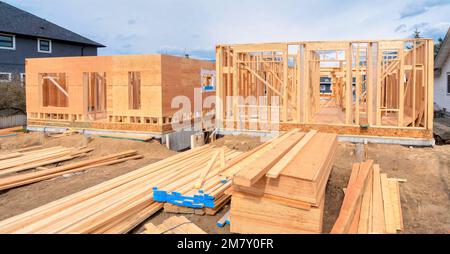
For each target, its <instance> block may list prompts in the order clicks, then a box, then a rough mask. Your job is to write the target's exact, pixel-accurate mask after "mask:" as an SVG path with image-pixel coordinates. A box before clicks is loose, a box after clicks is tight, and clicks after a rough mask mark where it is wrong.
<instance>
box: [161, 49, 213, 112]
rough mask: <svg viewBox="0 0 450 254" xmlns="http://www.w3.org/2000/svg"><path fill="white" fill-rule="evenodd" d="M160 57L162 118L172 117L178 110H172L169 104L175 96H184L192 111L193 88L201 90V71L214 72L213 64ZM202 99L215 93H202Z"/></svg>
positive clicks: (165, 56) (172, 57) (166, 56)
mask: <svg viewBox="0 0 450 254" xmlns="http://www.w3.org/2000/svg"><path fill="white" fill-rule="evenodd" d="M161 57H162V59H161V60H162V64H161V66H162V84H163V86H162V96H163V98H164V100H163V101H162V109H163V116H172V115H173V114H174V113H175V112H176V111H178V110H179V109H176V108H175V109H172V108H171V102H172V99H173V98H175V97H176V96H186V97H188V98H189V99H190V101H191V111H192V112H193V111H194V88H198V89H200V88H201V74H200V73H201V70H202V69H204V70H210V71H212V70H215V68H216V67H215V63H214V62H210V61H201V60H195V59H187V58H179V57H174V56H168V55H163V56H161ZM201 95H202V98H203V99H204V98H206V97H207V96H214V95H215V92H203V93H202V94H201Z"/></svg>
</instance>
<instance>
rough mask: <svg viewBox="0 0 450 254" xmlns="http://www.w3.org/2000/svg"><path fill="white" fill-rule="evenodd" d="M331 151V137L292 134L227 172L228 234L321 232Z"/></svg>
mask: <svg viewBox="0 0 450 254" xmlns="http://www.w3.org/2000/svg"><path fill="white" fill-rule="evenodd" d="M336 149H337V136H336V135H335V134H326V133H317V132H316V131H311V132H309V133H302V132H299V131H298V130H293V131H290V132H288V133H286V134H284V135H282V136H280V137H279V138H276V139H274V140H272V141H271V142H268V143H266V144H264V145H262V146H261V147H259V149H255V150H253V151H251V154H249V155H247V157H246V158H243V159H242V160H241V161H239V162H238V163H237V164H235V165H233V166H232V167H229V168H228V169H227V170H226V171H225V172H224V175H225V176H228V177H230V176H231V177H233V176H234V177H233V179H234V180H233V189H232V201H231V213H230V219H231V232H233V233H321V232H322V220H323V209H324V200H325V198H324V196H325V195H324V194H325V187H326V183H327V181H328V177H329V175H330V173H331V168H332V165H333V160H334V156H335V153H336Z"/></svg>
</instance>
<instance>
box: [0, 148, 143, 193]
mask: <svg viewBox="0 0 450 254" xmlns="http://www.w3.org/2000/svg"><path fill="white" fill-rule="evenodd" d="M141 158H143V156H142V155H137V152H136V151H134V150H131V151H126V152H121V153H116V154H111V155H106V156H102V157H99V158H95V159H89V160H83V161H80V162H76V163H71V164H68V165H64V166H58V167H54V168H40V170H39V171H35V172H29V173H23V174H18V175H12V176H9V177H3V178H0V190H6V189H11V188H15V187H18V186H23V185H27V184H31V183H35V182H40V181H43V180H47V179H52V178H55V177H58V176H61V175H65V174H71V173H75V172H80V171H84V170H87V169H91V168H95V167H100V166H107V165H113V164H117V163H121V162H124V161H127V160H135V159H141Z"/></svg>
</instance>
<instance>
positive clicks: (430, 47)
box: [425, 40, 434, 130]
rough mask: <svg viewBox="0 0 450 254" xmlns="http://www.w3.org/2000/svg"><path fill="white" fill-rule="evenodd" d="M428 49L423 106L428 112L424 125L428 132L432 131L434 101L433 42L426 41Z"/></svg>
mask: <svg viewBox="0 0 450 254" xmlns="http://www.w3.org/2000/svg"><path fill="white" fill-rule="evenodd" d="M427 46H428V48H427V52H428V58H427V62H426V63H428V65H427V70H426V71H427V72H428V74H427V77H428V79H427V84H426V86H425V87H426V88H427V93H428V94H427V100H428V104H425V106H428V110H427V112H426V119H425V121H426V123H427V124H426V125H427V129H428V130H433V114H434V100H433V96H434V58H433V50H434V41H433V40H428V45H427Z"/></svg>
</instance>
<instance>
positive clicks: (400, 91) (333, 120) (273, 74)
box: [216, 39, 434, 139]
mask: <svg viewBox="0 0 450 254" xmlns="http://www.w3.org/2000/svg"><path fill="white" fill-rule="evenodd" d="M433 48H434V46H433V40H431V39H406V40H379V41H373V40H367V41H329V42H287V43H264V44H241V45H218V46H217V47H216V73H217V75H216V79H217V80H216V84H217V91H216V92H217V96H218V98H219V99H220V101H218V103H217V107H216V125H217V127H218V128H219V129H224V130H225V129H227V128H229V129H236V127H237V125H238V123H239V122H240V123H242V122H244V123H245V124H246V125H245V126H244V127H245V128H246V129H247V130H248V129H249V127H250V122H251V121H252V119H250V118H248V115H250V114H248V112H249V111H250V110H251V108H254V107H257V108H259V109H261V108H262V107H267V110H266V112H273V110H274V108H273V107H272V105H271V103H270V99H268V98H270V97H272V96H278V97H279V105H276V106H275V110H276V111H277V113H278V114H279V116H280V118H279V123H280V125H279V126H280V129H281V130H289V129H292V128H300V129H304V130H308V129H312V128H314V129H319V130H322V131H329V132H336V133H339V134H346V135H367V136H390V137H409V138H425V139H432V137H433V136H432V129H433V61H434V59H433ZM320 77H329V78H331V82H332V94H331V96H330V95H321V93H320ZM348 84H352V85H348ZM230 96H231V97H232V98H233V99H231V100H228V101H227V99H226V98H227V97H230ZM239 96H243V97H248V96H254V97H256V98H257V100H258V101H259V100H261V99H265V100H266V101H269V103H267V105H262V106H261V105H260V104H258V105H250V104H249V103H247V102H243V103H242V102H240V101H239V100H238V99H236V98H237V97H239ZM230 104H232V105H230ZM227 109H229V110H227ZM242 112H244V113H242ZM271 121H273V120H272V119H271V118H270V114H269V117H267V120H266V122H263V121H261V120H259V121H258V126H257V127H256V128H255V127H253V128H255V129H254V130H253V129H251V128H250V130H252V131H264V128H263V127H260V125H261V126H262V125H264V126H267V125H266V124H267V122H269V123H270V122H271ZM230 126H231V127H230ZM253 126H254V125H253Z"/></svg>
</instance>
